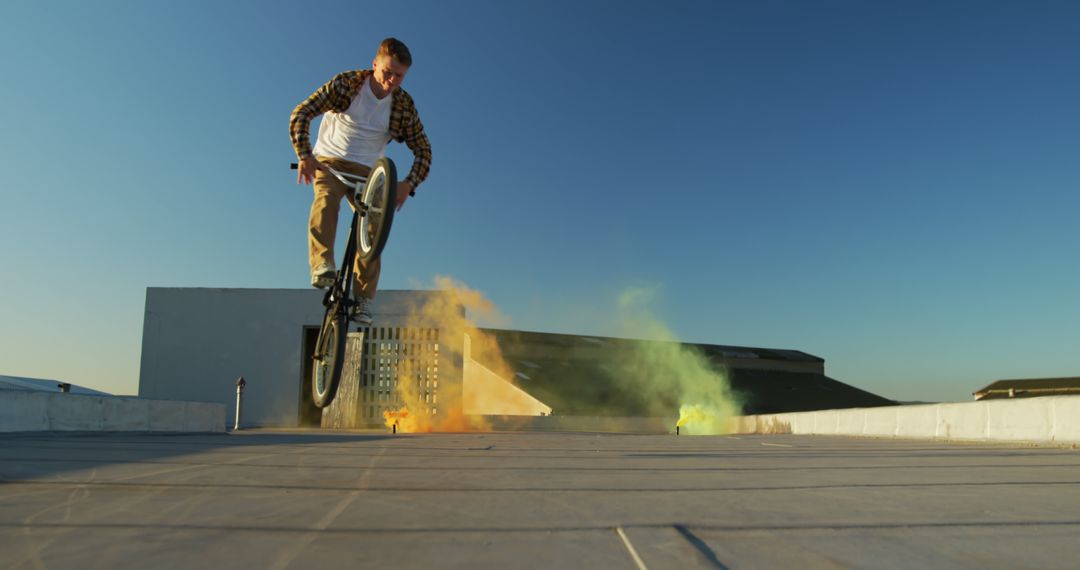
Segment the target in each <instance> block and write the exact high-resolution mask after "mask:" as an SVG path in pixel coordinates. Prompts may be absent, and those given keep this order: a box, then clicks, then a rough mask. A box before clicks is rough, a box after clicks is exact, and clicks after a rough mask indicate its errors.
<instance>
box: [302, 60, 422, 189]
mask: <svg viewBox="0 0 1080 570" xmlns="http://www.w3.org/2000/svg"><path fill="white" fill-rule="evenodd" d="M371 74H372V71H371V70H370V69H362V70H355V71H346V72H344V73H339V74H338V75H336V76H334V78H333V79H331V80H330V82H329V83H327V84H326V85H323V86H322V87H320V88H319V89H318V90H317V91H315V92H314V93H312V94H311V96H310V97H308V98H307V99H305V100H304V102H303V103H300V104H299V105H297V106H296V108H295V109H293V112H292V116H291V117H290V118H289V136H290V138H292V144H293V149H294V150H295V151H296V156H298V157H299V158H300V159H301V160H303V159H305V158H307V157H309V156H311V140H310V138H309V134H308V131H309V129H310V127H311V120H312V119H314V118H315V117H317V116H319V115H321V114H323V113H325V112H327V111H334V112H336V113H344V112H345V111H346V110H348V108H349V105H351V104H352V100H353V98H354V97H356V95H357V94H358V93H360V87H362V86H363V85H364V80H365V79H367V78H368V77H369V76H371ZM391 97H393V98H394V99H393V101H392V102H391V106H390V138H391V139H393V140H396V141H397V142H403V143H405V144H406V145H407V146H408V147H409V150H411V151H412V153H413V163H412V168H411V169H410V170H409V175H408V176H406V177H405V180H406V181H408V182H410V183H411V184H412V185H413V188H416V187H417V186H419V185H420V183H421V182H423V181H424V179H425V178H427V175H428V170H429V169H430V168H431V143H430V142H429V141H428V138H427V135H426V134H424V125H423V123H421V122H420V115H419V113H417V112H416V105H415V104H413V100H412V97H410V96H409V94H408V93H406V92H405V91H404V90H403V89H401V88H400V87H399V88H398V89H395V90H394V92H393V94H392V95H391Z"/></svg>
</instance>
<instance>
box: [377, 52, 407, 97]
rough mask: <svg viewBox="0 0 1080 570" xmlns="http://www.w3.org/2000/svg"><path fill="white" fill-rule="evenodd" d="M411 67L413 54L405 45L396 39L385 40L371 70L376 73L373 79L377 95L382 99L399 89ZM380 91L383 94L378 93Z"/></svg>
mask: <svg viewBox="0 0 1080 570" xmlns="http://www.w3.org/2000/svg"><path fill="white" fill-rule="evenodd" d="M411 65H412V54H411V53H409V48H408V47H406V46H405V44H404V43H402V42H401V41H400V40H398V39H396V38H386V39H385V40H383V41H382V43H381V44H379V51H378V52H377V53H376V54H375V61H373V62H372V64H371V69H372V70H373V71H374V72H375V73H374V75H372V79H373V80H374V82H375V83H376V84H377V86H376V94H378V95H380V97H381V96H382V95H385V94H386V93H390V92H392V91H393V90H395V89H397V88H398V87H399V86H400V85H401V82H402V81H404V80H405V74H406V73H408V71H409V66H411ZM379 91H381V92H382V93H381V94H380V93H378V92H379Z"/></svg>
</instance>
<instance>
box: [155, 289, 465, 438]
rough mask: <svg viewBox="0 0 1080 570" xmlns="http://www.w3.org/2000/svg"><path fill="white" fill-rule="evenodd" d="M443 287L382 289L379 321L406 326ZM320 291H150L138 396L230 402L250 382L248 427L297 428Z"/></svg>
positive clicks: (245, 419) (246, 393)
mask: <svg viewBox="0 0 1080 570" xmlns="http://www.w3.org/2000/svg"><path fill="white" fill-rule="evenodd" d="M443 294H444V293H441V292H437V291H393V290H386V291H380V292H379V293H378V295H377V296H376V299H375V304H374V310H373V313H374V315H375V319H376V324H378V325H385V326H402V325H404V319H405V316H406V315H407V314H409V312H410V308H411V307H413V306H415V305H417V304H420V303H422V302H424V300H425V299H428V298H430V297H431V296H434V295H443ZM322 298H323V292H322V291H318V290H315V289H204V288H158V287H151V288H148V289H147V291H146V313H145V317H144V321H143V345H142V361H141V366H140V370H139V396H140V397H143V398H155V399H165V400H192V401H203V402H217V403H221V404H225V405H226V406H227V408H228V410H229V411H230V412H229V413H233V410H235V406H236V386H235V381H236V379H237V378H238V377H240V376H243V377H244V379H245V380H247V387H246V388H245V390H244V411H243V421H242V423H241V425H242V426H247V427H251V426H282V427H291V426H296V425H298V422H299V406H300V389H301V386H302V378H301V371H302V365H303V363H302V362H301V358H302V352H303V331H304V327H305V326H310V327H318V326H319V325H320V324H321V322H322V317H323V311H324V309H323V306H322Z"/></svg>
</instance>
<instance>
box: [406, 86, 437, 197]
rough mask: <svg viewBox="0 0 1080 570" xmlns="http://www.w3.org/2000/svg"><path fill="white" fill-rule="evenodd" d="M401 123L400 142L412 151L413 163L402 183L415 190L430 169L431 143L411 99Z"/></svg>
mask: <svg viewBox="0 0 1080 570" xmlns="http://www.w3.org/2000/svg"><path fill="white" fill-rule="evenodd" d="M403 123H404V124H403V125H402V132H401V139H400V140H401V142H404V143H405V145H406V146H408V147H409V150H411V151H412V153H413V163H412V168H410V169H409V174H408V176H406V177H405V179H404V180H403V181H402V182H405V183H407V184H408V185H409V187H410V188H411V189H415V188H416V187H417V186H419V185H420V183H421V182H423V181H424V179H425V178H427V175H428V171H429V170H430V169H431V142H430V141H429V140H428V137H427V134H426V133H425V132H424V124H423V123H422V122H420V114H419V113H417V112H416V107H415V106H414V105H413V104H412V100H411V98H410V100H409V106H408V111H407V113H406V115H405V120H404V121H403Z"/></svg>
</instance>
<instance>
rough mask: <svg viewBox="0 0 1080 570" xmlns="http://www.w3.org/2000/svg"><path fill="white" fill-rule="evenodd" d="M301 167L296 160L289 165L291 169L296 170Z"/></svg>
mask: <svg viewBox="0 0 1080 570" xmlns="http://www.w3.org/2000/svg"><path fill="white" fill-rule="evenodd" d="M299 167H300V165H299V164H296V163H295V162H294V163H292V164H290V165H289V169H290V170H296V169H297V168H299Z"/></svg>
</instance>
